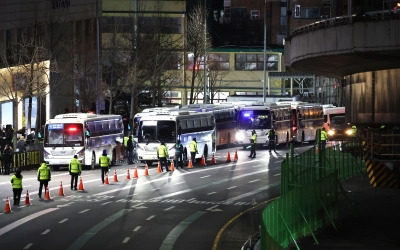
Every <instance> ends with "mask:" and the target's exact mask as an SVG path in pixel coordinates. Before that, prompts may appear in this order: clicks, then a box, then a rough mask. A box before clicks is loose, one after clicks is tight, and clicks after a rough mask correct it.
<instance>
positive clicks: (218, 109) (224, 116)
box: [180, 103, 237, 148]
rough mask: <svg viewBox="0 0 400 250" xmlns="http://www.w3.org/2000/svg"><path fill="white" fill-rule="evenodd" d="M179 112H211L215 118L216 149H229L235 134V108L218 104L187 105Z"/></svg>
mask: <svg viewBox="0 0 400 250" xmlns="http://www.w3.org/2000/svg"><path fill="white" fill-rule="evenodd" d="M180 110H187V111H195V112H211V113H213V114H214V117H215V136H216V147H217V148H218V147H223V146H226V147H230V146H231V144H233V142H234V135H235V132H236V126H237V125H236V108H235V106H233V105H230V104H225V103H218V104H189V105H186V106H182V107H181V108H180Z"/></svg>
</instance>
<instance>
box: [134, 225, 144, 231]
mask: <svg viewBox="0 0 400 250" xmlns="http://www.w3.org/2000/svg"><path fill="white" fill-rule="evenodd" d="M140 228H142V226H136V227H135V228H134V229H133V230H132V231H133V232H137V231H139V229H140Z"/></svg>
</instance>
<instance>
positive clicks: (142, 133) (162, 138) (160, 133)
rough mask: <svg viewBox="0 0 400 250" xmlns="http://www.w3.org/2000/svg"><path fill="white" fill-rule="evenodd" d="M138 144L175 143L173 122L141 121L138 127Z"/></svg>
mask: <svg viewBox="0 0 400 250" xmlns="http://www.w3.org/2000/svg"><path fill="white" fill-rule="evenodd" d="M138 131H139V134H138V142H139V143H143V142H145V143H150V142H158V143H160V142H165V143H175V138H176V136H175V131H176V122H175V121H142V122H140V125H139V130H138Z"/></svg>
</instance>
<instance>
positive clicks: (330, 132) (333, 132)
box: [328, 130, 336, 136]
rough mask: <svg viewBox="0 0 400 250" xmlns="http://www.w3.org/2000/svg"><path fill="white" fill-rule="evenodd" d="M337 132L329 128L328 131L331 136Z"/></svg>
mask: <svg viewBox="0 0 400 250" xmlns="http://www.w3.org/2000/svg"><path fill="white" fill-rule="evenodd" d="M335 133H336V132H335V130H329V131H328V135H330V136H332V135H335Z"/></svg>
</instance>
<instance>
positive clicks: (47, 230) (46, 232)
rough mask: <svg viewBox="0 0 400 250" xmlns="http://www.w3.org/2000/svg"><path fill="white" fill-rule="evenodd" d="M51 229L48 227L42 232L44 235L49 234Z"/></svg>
mask: <svg viewBox="0 0 400 250" xmlns="http://www.w3.org/2000/svg"><path fill="white" fill-rule="evenodd" d="M50 231H51V230H50V229H46V230H44V231H43V232H42V234H43V235H45V234H48V233H49V232H50Z"/></svg>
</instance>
